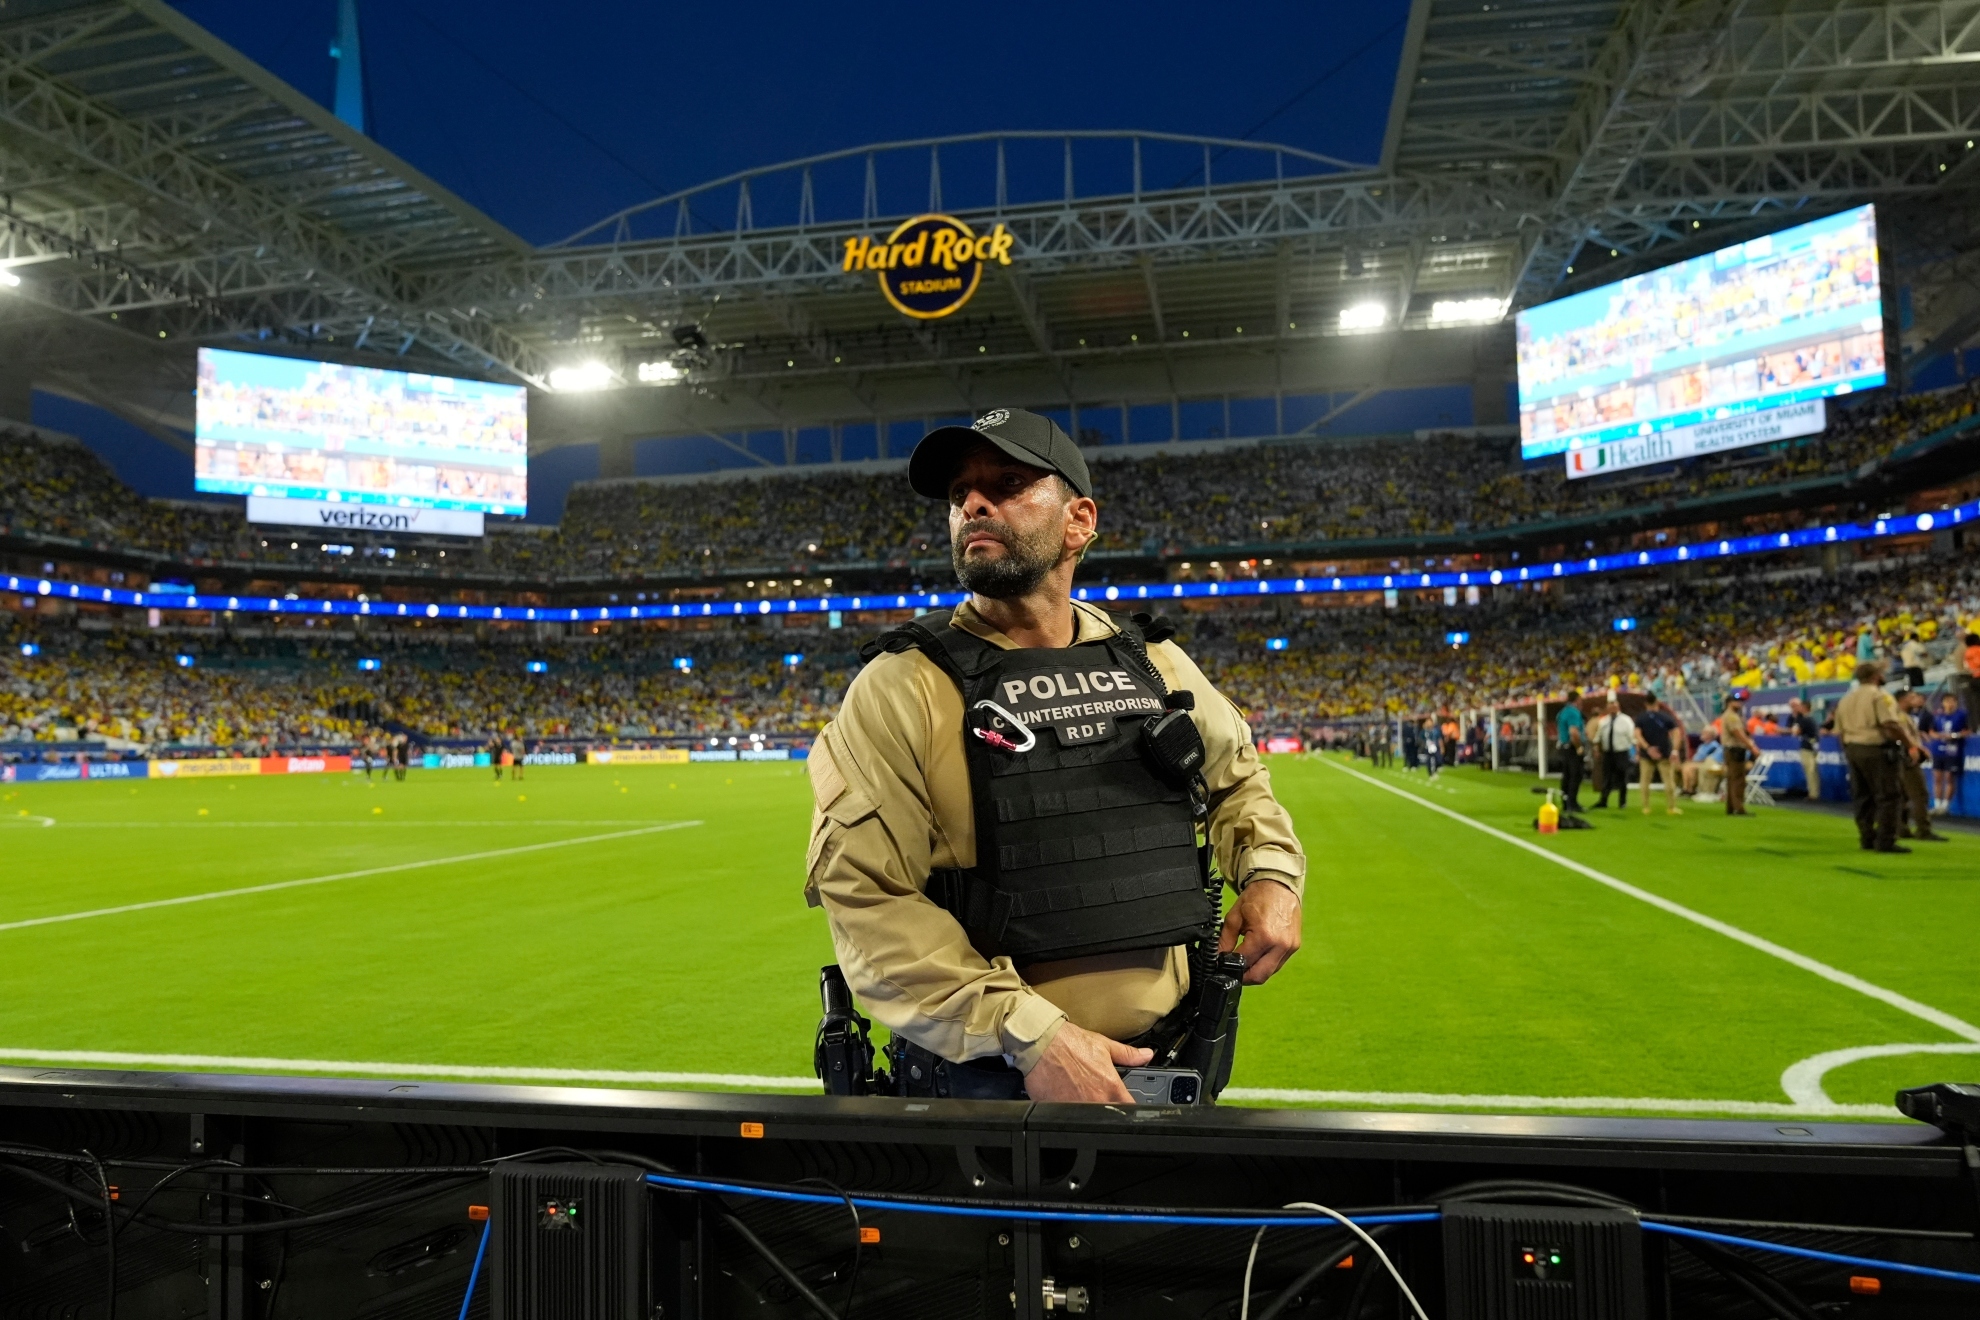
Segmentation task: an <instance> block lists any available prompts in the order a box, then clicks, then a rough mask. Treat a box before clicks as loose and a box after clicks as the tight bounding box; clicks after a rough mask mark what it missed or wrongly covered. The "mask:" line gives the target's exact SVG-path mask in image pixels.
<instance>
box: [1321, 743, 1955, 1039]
mask: <svg viewBox="0 0 1980 1320" xmlns="http://www.w3.org/2000/svg"><path fill="white" fill-rule="evenodd" d="M1323 764H1325V765H1326V766H1328V768H1330V769H1333V770H1338V771H1339V772H1340V773H1342V774H1344V775H1348V776H1351V777H1353V778H1355V779H1359V780H1360V781H1361V782H1362V783H1364V784H1368V785H1371V786H1372V787H1375V788H1379V789H1381V790H1382V791H1383V792H1384V793H1393V794H1395V795H1396V796H1397V797H1399V798H1402V799H1403V800H1405V801H1408V802H1414V803H1415V804H1416V805H1417V806H1419V807H1423V808H1425V809H1426V810H1429V811H1434V812H1436V813H1437V814H1438V815H1440V816H1447V817H1449V818H1450V819H1452V820H1454V821H1456V822H1457V823H1458V824H1460V825H1468V826H1470V827H1471V828H1472V829H1474V830H1477V831H1478V832H1479V833H1481V834H1489V835H1491V836H1492V837H1493V838H1495V839H1498V840H1500V841H1501V842H1503V843H1510V844H1511V845H1512V846H1513V847H1515V848H1522V849H1524V850H1526V851H1527V852H1530V853H1532V854H1533V855H1534V856H1535V857H1542V858H1545V859H1546V860H1547V861H1550V862H1552V863H1553V864H1554V865H1556V866H1560V867H1565V868H1566V869H1567V870H1570V871H1573V872H1574V873H1575V874H1577V875H1581V876H1586V877H1587V878H1588V879H1590V880H1593V881H1594V882H1595V883H1596V884H1599V885H1604V886H1607V887H1608V888H1610V889H1613V890H1615V891H1616V892H1617V893H1618V894H1626V895H1628V896H1629V897H1630V898H1633V899H1636V900H1637V901H1638V902H1641V903H1648V904H1649V905H1650V906H1651V907H1654V908H1659V909H1661V910H1662V911H1665V912H1668V913H1670V914H1671V915H1672V916H1674V917H1682V918H1683V919H1684V920H1686V921H1689V922H1691V923H1692V924H1693V925H1695V926H1703V927H1704V928H1705V929H1706V930H1709V931H1711V932H1713V933H1714V934H1717V935H1723V936H1725V937H1726V938H1727V939H1729V940H1737V941H1738V942H1739V943H1741V944H1744V945H1745V946H1746V947H1748V948H1749V949H1756V950H1758V951H1759V952H1761V953H1764V954H1766V955H1767V956H1769V957H1771V958H1778V959H1780V960H1781V961H1782V962H1784V963H1788V964H1790V965H1792V966H1795V967H1799V968H1800V969H1801V970H1802V971H1804V972H1813V973H1814V974H1815V975H1817V976H1819V977H1821V978H1822V979H1823V980H1825V981H1830V982H1833V983H1834V984H1836V985H1839V986H1842V987H1844V988H1845V989H1849V990H1854V991H1856V992H1857V993H1858V994H1860V995H1867V996H1868V997H1869V998H1871V999H1875V1000H1878V1001H1880V1002H1882V1003H1885V1004H1888V1005H1890V1006H1891V1007H1892V1008H1895V1009H1897V1010H1899V1011H1900V1012H1903V1013H1909V1014H1910V1015H1911V1016H1913V1017H1915V1018H1919V1019H1921V1020H1922V1021H1925V1022H1929V1023H1931V1024H1932V1025H1933V1026H1935V1027H1938V1028H1940V1029H1942V1030H1945V1031H1949V1032H1951V1033H1952V1034H1953V1035H1955V1036H1958V1037H1960V1038H1961V1039H1963V1040H1969V1041H1975V1042H1980V1027H1976V1026H1974V1025H1973V1024H1972V1023H1971V1022H1967V1021H1965V1020H1963V1019H1961V1018H1957V1017H1954V1016H1953V1015H1952V1014H1951V1013H1947V1012H1945V1011H1943V1010H1941V1009H1936V1008H1933V1007H1932V1006H1931V1005H1930V1004H1925V1003H1920V1002H1919V1001H1918V1000H1916V999H1913V998H1911V996H1909V995H1904V994H1899V993H1898V992H1897V991H1895V990H1888V989H1886V988H1884V987H1883V986H1881V985H1877V984H1875V983H1874V982H1871V981H1866V980H1864V979H1863V978H1862V977H1860V976H1857V975H1854V974H1853V973H1850V972H1845V971H1844V970H1842V969H1841V968H1840V967H1831V966H1830V965H1829V964H1828V963H1825V962H1822V961H1820V960H1819V959H1815V958H1810V957H1809V956H1808V955H1807V954H1805V953H1796V952H1795V951H1794V950H1793V949H1790V948H1788V947H1787V946H1786V945H1783V944H1776V943H1774V942H1773V941H1772V940H1770V939H1766V938H1764V937H1762V936H1759V935H1755V934H1753V933H1752V932H1751V931H1746V930H1741V929H1740V928H1739V927H1738V926H1735V925H1733V924H1732V923H1730V922H1725V921H1720V920H1719V919H1718V918H1717V917H1708V916H1706V915H1705V914H1704V913H1703V912H1700V911H1698V910H1697V909H1695V908H1688V907H1686V906H1685V905H1684V904H1682V903H1677V902H1673V901H1672V900H1670V899H1668V898H1665V897H1664V896H1663V895H1661V894H1653V893H1651V892H1650V891H1649V890H1647V889H1639V888H1638V887H1637V886H1635V885H1633V884H1630V883H1629V882H1628V881H1627V880H1618V879H1616V877H1614V876H1612V875H1608V874H1606V873H1604V872H1602V871H1598V870H1596V869H1595V868H1594V867H1592V866H1584V865H1583V864H1582V863H1580V862H1577V861H1575V860H1574V859H1573V858H1571V857H1563V856H1561V855H1560V854H1559V853H1556V852H1550V851H1548V850H1547V849H1545V848H1542V847H1541V846H1540V845H1539V844H1537V843H1534V842H1533V841H1531V840H1530V839H1522V838H1520V837H1519V836H1518V835H1516V834H1508V833H1506V832H1505V831H1504V830H1502V829H1497V828H1495V827H1493V826H1491V825H1487V824H1485V823H1484V822H1483V821H1478V820H1473V819H1472V818H1471V817H1469V816H1467V815H1465V814H1464V813H1462V812H1458V811H1452V810H1451V809H1450V808H1449V807H1446V806H1443V805H1442V804H1440V803H1436V802H1431V801H1428V800H1427V799H1425V798H1421V797H1418V796H1417V795H1416V794H1415V793H1412V792H1410V791H1409V790H1408V789H1404V788H1397V787H1396V786H1395V785H1393V784H1385V783H1383V782H1382V781H1381V780H1379V779H1376V778H1374V777H1372V776H1370V775H1364V774H1362V773H1361V772H1360V771H1359V770H1356V769H1354V768H1353V767H1351V766H1345V765H1340V764H1337V763H1336V762H1333V761H1324V762H1323Z"/></svg>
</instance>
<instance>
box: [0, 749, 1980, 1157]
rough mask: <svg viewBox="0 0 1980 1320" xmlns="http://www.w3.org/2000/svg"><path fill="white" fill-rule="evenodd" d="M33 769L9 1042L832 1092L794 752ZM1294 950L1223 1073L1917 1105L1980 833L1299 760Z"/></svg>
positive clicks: (1783, 1102)
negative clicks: (1547, 810) (355, 765)
mask: <svg viewBox="0 0 1980 1320" xmlns="http://www.w3.org/2000/svg"><path fill="white" fill-rule="evenodd" d="M528 773H529V778H528V779H527V780H526V781H524V782H522V783H515V782H512V781H509V780H506V779H505V780H503V781H501V782H499V783H493V782H491V777H490V773H489V772H488V771H468V770H460V771H416V772H414V773H413V775H412V776H411V777H410V778H409V779H408V780H407V781H406V782H404V783H394V782H386V781H384V780H382V779H381V780H375V781H367V780H366V779H364V778H363V777H362V776H295V777H280V778H277V777H269V778H266V779H259V778H251V777H250V778H240V779H206V780H182V781H172V780H162V781H149V780H147V781H142V782H138V783H128V782H125V783H119V782H115V781H106V782H102V783H86V784H46V785H42V784H35V785H8V786H7V787H6V788H5V790H4V791H0V847H4V854H3V855H4V858H5V864H4V865H0V1063H7V1064H32V1063H49V1064H69V1065H72V1066H73V1065H91V1066H104V1067H151V1068H169V1069H176V1070H182V1071H222V1070H227V1071H253V1072H313V1073H326V1074H327V1073H335V1074H346V1075H371V1076H394V1077H401V1076H403V1077H436V1078H437V1077H448V1078H457V1079H468V1080H504V1081H528V1082H550V1083H568V1084H586V1085H635V1086H688V1087H710V1086H713V1087H761V1088H776V1089H800V1088H802V1089H809V1084H808V1081H807V1079H808V1076H809V1072H810V1046H811V1036H812V1031H813V1029H814V1027H815V1025H816V1021H817V1013H818V1008H817V999H816V992H815V986H816V982H817V973H818V967H819V964H821V963H823V962H826V961H828V960H829V958H830V946H829V943H828V941H827V939H826V935H825V925H824V919H823V917H822V916H821V915H820V914H819V913H817V912H814V911H811V910H809V909H807V908H806V907H805V906H804V902H803V899H802V896H801V893H800V886H801V871H802V867H803V857H804V846H805V834H806V829H807V824H808V818H809V807H810V794H809V787H808V783H807V780H806V779H805V776H804V771H803V767H802V766H800V765H794V764H779V763H768V764H733V765H721V764H697V765H684V766H654V767H637V768H635V767H623V768H618V767H605V766H574V767H568V768H555V769H548V768H532V769H531V770H530V771H529V772H528ZM1272 773H1273V776H1274V780H1275V783H1276V785H1277V788H1278V792H1279V795H1280V797H1281V799H1282V800H1283V801H1284V802H1285V804H1286V805H1287V807H1288V808H1289V809H1290V810H1291V811H1292V813H1293V816H1294V818H1295V820H1296V821H1297V822H1298V825H1299V830H1300V835H1301V837H1302V839H1303V840H1304V842H1305V845H1306V848H1307V851H1308V853H1309V854H1310V855H1311V857H1312V859H1313V861H1312V867H1313V873H1312V875H1311V877H1310V879H1309V882H1308V890H1307V917H1306V947H1305V949H1304V950H1303V951H1302V952H1301V953H1300V954H1299V956H1298V957H1297V958H1295V959H1294V960H1293V961H1292V963H1291V964H1289V965H1288V967H1287V969H1286V970H1285V971H1284V972H1282V973H1281V974H1280V975H1279V976H1278V977H1277V978H1276V979H1275V980H1273V981H1272V983H1271V984H1269V985H1267V986H1265V987H1263V988H1259V989H1254V990H1252V991H1250V992H1249V993H1248V994H1247V996H1246V998H1245V1004H1244V1030H1243V1039H1242V1044H1241V1047H1240V1050H1239V1059H1238V1064H1237V1073H1236V1077H1235V1078H1234V1081H1233V1090H1232V1092H1231V1093H1230V1098H1231V1099H1234V1100H1237V1101H1239V1102H1243V1103H1266V1104H1319V1105H1329V1106H1334V1107H1346V1108H1469V1109H1483V1110H1507V1109H1520V1110H1537V1111H1555V1112H1587V1113H1712V1114H1731V1115H1737V1114H1749V1115H1769V1116H1773V1115H1780V1116H1794V1115H1807V1116H1809V1117H1811V1118H1812V1117H1820V1116H1845V1115H1846V1116H1862V1117H1875V1116H1889V1117H1895V1113H1894V1111H1892V1110H1891V1109H1890V1108H1889V1104H1890V1096H1891V1093H1892V1091H1893V1090H1894V1089H1895V1088H1897V1087H1899V1086H1903V1085H1913V1084H1918V1083H1922V1082H1926V1081H1932V1080H1942V1079H1947V1078H1959V1077H1972V1076H1977V1075H1980V1027H1975V1026H1973V1025H1971V1024H1973V1023H1976V1022H1980V978H1976V977H1975V976H1974V975H1973V971H1974V967H1975V954H1974V949H1975V942H1974V932H1975V931H1976V930H1980V838H1975V837H1974V836H1971V835H1961V836H1959V837H1957V838H1955V839H1954V841H1953V842H1951V843H1948V844H1942V845H1936V846H1932V845H1921V846H1920V848H1919V851H1918V852H1917V853H1915V854H1914V855H1912V856H1908V857H1892V856H1882V855H1877V854H1871V853H1864V852H1860V851H1858V850H1857V848H1856V844H1855V835H1854V830H1853V828H1852V827H1851V825H1850V823H1849V822H1848V821H1847V820H1845V819H1842V818H1840V817H1836V816H1829V815H1822V814H1815V813H1807V812H1802V811H1797V810H1791V809H1786V808H1781V809H1775V810H1765V809H1761V810H1758V811H1757V813H1756V815H1755V816H1754V817H1753V818H1752V819H1743V820H1734V819H1730V818H1728V817H1726V816H1725V815H1724V814H1723V813H1722V812H1720V811H1719V810H1717V809H1716V808H1711V807H1705V806H1702V805H1691V806H1689V807H1688V809H1687V814H1685V815H1684V816H1682V817H1676V818H1673V817H1668V816H1666V815H1664V814H1663V811H1662V808H1661V806H1659V808H1658V810H1657V813H1656V814H1654V815H1651V816H1647V817H1646V816H1644V815H1642V814H1641V813H1640V812H1639V811H1638V810H1637V809H1636V806H1635V803H1634V795H1632V806H1631V809H1630V811H1629V812H1628V813H1627V814H1624V813H1619V812H1614V811H1610V812H1607V813H1604V812H1595V813H1592V814H1591V818H1592V819H1594V821H1595V822H1596V825H1597V828H1596V829H1594V830H1592V831H1588V832H1576V833H1571V834H1563V835H1559V836H1554V837H1546V838H1543V837H1541V836H1539V835H1537V834H1536V833H1535V832H1534V831H1533V829H1532V824H1531V822H1532V817H1533V813H1534V809H1535V807H1536V806H1537V805H1538V802H1539V799H1538V798H1537V797H1535V796H1533V795H1532V793H1531V792H1530V791H1529V788H1530V785H1531V782H1532V781H1531V780H1530V779H1527V778H1524V777H1519V776H1514V775H1501V776H1492V775H1489V774H1485V773H1483V772H1476V771H1451V772H1447V773H1446V774H1445V775H1444V776H1443V778H1442V779H1441V780H1440V781H1439V782H1438V783H1437V784H1434V785H1431V784H1426V783H1425V782H1424V781H1423V779H1422V777H1421V776H1420V775H1402V774H1398V773H1394V772H1388V771H1381V772H1376V771H1371V770H1370V769H1368V768H1367V766H1366V763H1365V762H1364V763H1351V762H1349V761H1347V760H1346V759H1344V758H1342V757H1338V756H1327V757H1317V756H1309V757H1278V758H1274V759H1273V763H1272Z"/></svg>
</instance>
